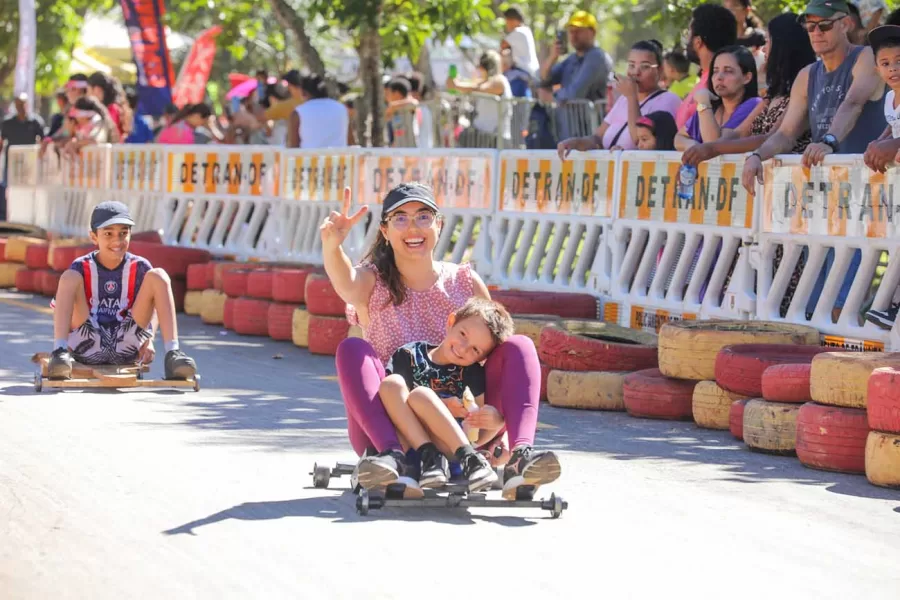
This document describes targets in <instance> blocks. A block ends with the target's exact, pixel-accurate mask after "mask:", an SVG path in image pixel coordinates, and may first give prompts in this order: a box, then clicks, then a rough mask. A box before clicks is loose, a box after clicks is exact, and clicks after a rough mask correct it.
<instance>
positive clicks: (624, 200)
mask: <svg viewBox="0 0 900 600" xmlns="http://www.w3.org/2000/svg"><path fill="white" fill-rule="evenodd" d="M630 166H631V163H630V162H628V161H627V160H623V161H622V185H621V186H619V188H620V189H619V218H620V219H624V218H625V210H626V208H627V207H628V169H629V168H630Z"/></svg>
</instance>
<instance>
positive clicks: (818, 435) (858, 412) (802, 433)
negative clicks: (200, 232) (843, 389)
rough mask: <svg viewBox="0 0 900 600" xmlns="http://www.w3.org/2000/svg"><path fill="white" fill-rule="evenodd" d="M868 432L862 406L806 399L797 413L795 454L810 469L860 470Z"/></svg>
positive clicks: (855, 471) (863, 464)
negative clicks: (846, 406) (826, 403)
mask: <svg viewBox="0 0 900 600" xmlns="http://www.w3.org/2000/svg"><path fill="white" fill-rule="evenodd" d="M868 436H869V423H868V421H867V419H866V411H865V409H861V408H840V407H837V406H825V405H824V404H816V403H815V402H807V403H806V404H804V405H803V406H801V407H800V412H799V413H797V458H799V459H800V462H801V463H803V464H804V465H806V466H807V467H812V468H813V469H822V470H823V471H837V472H839V473H859V474H864V473H865V472H866V438H867V437H868Z"/></svg>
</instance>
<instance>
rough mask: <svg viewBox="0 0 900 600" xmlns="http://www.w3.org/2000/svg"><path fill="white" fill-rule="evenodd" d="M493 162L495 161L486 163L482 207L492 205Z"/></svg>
mask: <svg viewBox="0 0 900 600" xmlns="http://www.w3.org/2000/svg"><path fill="white" fill-rule="evenodd" d="M482 162H484V161H482ZM493 164H494V163H493V162H491V161H486V164H485V165H484V189H483V190H482V197H481V208H490V207H491V191H492V190H493V185H492V182H491V176H492V175H493V171H492V169H493V168H494V167H493Z"/></svg>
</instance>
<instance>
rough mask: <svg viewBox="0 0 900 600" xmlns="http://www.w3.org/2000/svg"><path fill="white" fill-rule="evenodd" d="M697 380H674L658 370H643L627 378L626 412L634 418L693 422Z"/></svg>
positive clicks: (625, 393) (625, 385)
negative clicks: (693, 404)
mask: <svg viewBox="0 0 900 600" xmlns="http://www.w3.org/2000/svg"><path fill="white" fill-rule="evenodd" d="M696 384H697V382H696V381H688V380H686V379H672V378H671V377H666V376H665V375H663V374H662V373H660V371H659V369H644V370H642V371H637V372H636V373H632V374H631V375H627V376H626V377H625V384H624V386H623V388H622V389H623V392H624V396H625V410H627V411H628V414H629V415H631V416H632V417H642V418H647V419H670V420H678V421H681V420H685V421H690V420H691V419H693V418H694V413H693V409H692V402H693V397H694V386H695V385H696Z"/></svg>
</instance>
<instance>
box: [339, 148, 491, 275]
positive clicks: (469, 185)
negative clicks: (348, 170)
mask: <svg viewBox="0 0 900 600" xmlns="http://www.w3.org/2000/svg"><path fill="white" fill-rule="evenodd" d="M496 163H497V152H496V151H494V150H464V149H454V150H415V149H410V150H409V151H408V152H407V151H403V150H362V151H361V154H360V156H359V159H358V160H357V167H356V169H357V178H358V183H357V186H356V189H355V191H354V192H355V202H356V204H357V205H362V204H367V205H368V206H369V210H370V211H371V213H372V215H371V217H369V218H368V220H367V223H366V226H365V234H364V236H363V237H362V238H361V239H360V238H359V237H356V238H355V239H354V240H353V242H352V244H351V248H350V250H351V252H350V254H351V257H352V258H354V259H356V260H358V259H360V258H361V257H362V256H363V255H364V254H365V252H366V251H367V250H368V248H369V247H370V246H371V245H372V243H373V242H374V241H375V237H376V235H377V233H378V228H379V226H380V219H381V203H382V200H383V199H384V196H385V195H387V193H388V192H389V191H390V190H391V189H392V188H393V187H394V186H396V185H398V184H400V183H402V182H410V181H420V182H423V183H427V184H428V185H430V186H431V187H432V188H433V189H434V195H435V200H436V201H437V204H438V206H439V207H440V209H441V213H442V214H443V215H444V224H443V228H442V229H441V235H440V237H439V238H438V242H437V246H436V247H435V252H434V255H435V257H438V258H440V259H443V260H449V261H452V262H464V261H471V262H473V263H474V264H475V267H476V269H477V270H478V273H479V274H480V275H482V277H489V276H490V269H491V247H490V239H489V237H490V236H489V235H479V234H480V233H483V232H487V231H489V229H490V222H491V215H492V213H493V211H494V208H495V207H494V199H495V198H496V197H497V194H496V186H497V179H498V177H497V166H496Z"/></svg>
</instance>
